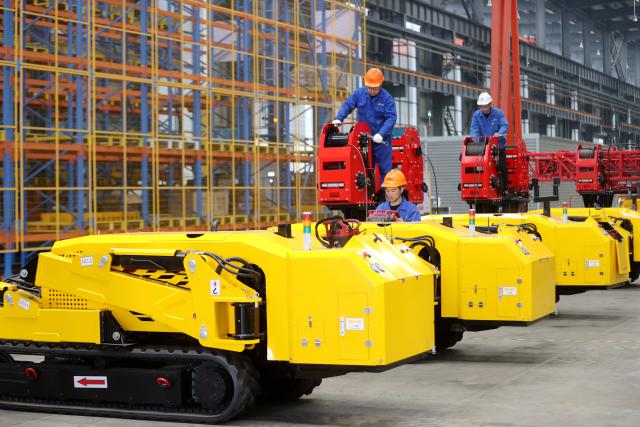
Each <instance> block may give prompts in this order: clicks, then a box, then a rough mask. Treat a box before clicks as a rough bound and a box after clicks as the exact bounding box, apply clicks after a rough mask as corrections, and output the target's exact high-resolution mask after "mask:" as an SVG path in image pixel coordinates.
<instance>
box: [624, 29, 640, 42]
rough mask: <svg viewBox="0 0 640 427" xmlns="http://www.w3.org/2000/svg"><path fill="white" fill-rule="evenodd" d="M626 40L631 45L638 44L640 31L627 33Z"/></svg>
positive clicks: (625, 34)
mask: <svg viewBox="0 0 640 427" xmlns="http://www.w3.org/2000/svg"><path fill="white" fill-rule="evenodd" d="M624 39H625V41H627V42H629V43H633V42H637V41H639V40H640V31H627V32H626V33H624Z"/></svg>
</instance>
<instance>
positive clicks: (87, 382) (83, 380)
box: [78, 378, 105, 387]
mask: <svg viewBox="0 0 640 427" xmlns="http://www.w3.org/2000/svg"><path fill="white" fill-rule="evenodd" d="M104 383H105V380H90V379H88V378H81V379H79V380H78V384H81V385H83V386H85V387H86V386H88V385H90V384H96V385H97V384H104Z"/></svg>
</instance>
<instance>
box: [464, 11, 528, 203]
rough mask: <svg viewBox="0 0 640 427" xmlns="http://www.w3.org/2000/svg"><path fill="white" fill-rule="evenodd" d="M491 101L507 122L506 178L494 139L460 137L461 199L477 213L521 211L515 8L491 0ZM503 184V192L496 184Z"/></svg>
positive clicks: (524, 176) (524, 175) (524, 172)
mask: <svg viewBox="0 0 640 427" xmlns="http://www.w3.org/2000/svg"><path fill="white" fill-rule="evenodd" d="M491 20H492V25H491V98H492V99H493V102H492V105H493V106H495V107H499V108H500V109H502V111H503V112H504V114H505V117H506V119H507V122H508V123H509V130H508V131H507V135H506V156H507V177H501V176H500V174H499V173H498V168H497V162H498V138H496V137H493V136H491V135H487V136H486V137H481V138H470V137H468V138H465V140H464V142H463V144H462V154H461V156H460V177H461V182H460V186H459V189H460V192H461V193H462V194H461V195H462V199H463V200H465V201H466V202H468V203H469V204H470V205H473V206H474V207H475V209H476V211H477V212H493V211H496V210H503V211H507V212H512V211H518V210H523V209H526V204H527V202H528V201H529V184H530V182H529V172H528V165H527V156H526V154H527V149H526V146H525V144H524V142H523V140H522V102H521V98H520V45H519V41H520V40H519V37H518V3H517V1H516V0H494V2H493V5H492V8H491ZM500 179H506V180H507V182H506V186H505V191H504V193H502V192H501V191H500V185H499V180H500Z"/></svg>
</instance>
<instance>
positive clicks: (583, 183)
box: [459, 0, 640, 212]
mask: <svg viewBox="0 0 640 427" xmlns="http://www.w3.org/2000/svg"><path fill="white" fill-rule="evenodd" d="M517 14H518V11H517V1H516V0H495V1H494V2H493V7H492V27H491V28H492V31H491V93H492V98H493V103H494V104H495V106H497V107H500V108H501V109H502V110H503V111H504V113H505V116H506V118H507V121H508V122H509V124H510V127H509V131H508V134H507V136H506V138H507V140H506V155H507V178H506V179H507V185H506V189H505V191H504V192H502V191H501V189H500V185H499V184H500V182H499V180H500V179H502V177H501V176H500V174H499V173H498V167H497V161H498V139H497V138H496V137H483V138H471V137H468V138H466V139H465V140H464V142H463V147H462V153H461V155H460V177H461V182H460V186H459V189H460V192H461V196H462V199H463V200H465V201H466V202H468V203H469V204H470V205H472V206H474V207H475V208H476V211H478V212H492V211H496V210H503V211H505V212H514V211H524V210H526V208H527V203H528V201H529V190H531V189H533V190H534V195H535V198H534V201H542V202H548V201H552V200H557V184H559V182H561V181H565V182H567V181H573V182H575V183H576V190H577V192H578V193H579V194H581V195H582V197H583V201H584V204H585V206H594V205H595V204H597V205H599V206H603V207H605V206H611V204H612V201H613V195H614V194H616V193H623V192H627V191H629V188H631V186H632V184H633V182H634V181H635V182H637V181H640V151H627V150H616V149H614V148H603V147H602V146H595V147H582V146H578V149H577V151H559V152H549V153H534V152H527V149H526V145H525V144H524V142H523V140H522V129H521V123H522V121H521V116H522V113H521V98H520V88H519V82H520V52H519V43H518V42H519V37H518V17H517ZM549 181H553V182H554V196H550V197H538V183H539V182H549Z"/></svg>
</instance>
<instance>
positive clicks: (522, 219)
mask: <svg viewBox="0 0 640 427" xmlns="http://www.w3.org/2000/svg"><path fill="white" fill-rule="evenodd" d="M450 216H451V217H452V219H453V222H454V223H457V224H460V225H468V223H469V215H468V214H457V215H450ZM423 218H424V219H426V220H429V218H430V217H428V216H426V217H423ZM433 219H436V218H431V220H433ZM475 223H476V228H477V230H482V229H483V228H486V229H490V228H492V227H495V226H497V225H501V224H510V225H524V224H533V225H535V228H536V230H537V232H538V233H539V234H540V236H541V238H542V243H543V244H544V245H545V246H546V247H547V248H548V249H549V250H551V252H553V253H554V254H555V263H556V269H555V272H556V279H555V280H556V286H557V287H558V289H557V293H558V294H564V293H575V291H582V290H585V289H592V288H593V289H598V288H607V287H612V286H617V285H621V284H624V283H626V282H627V281H628V279H629V270H630V269H629V262H628V258H627V257H626V256H625V254H627V253H628V251H629V246H628V244H629V242H628V240H627V239H620V240H616V239H614V238H613V237H612V236H611V235H610V234H609V232H608V231H607V230H606V227H607V225H604V224H601V223H598V222H597V221H584V222H571V221H568V222H564V221H563V220H562V219H561V218H557V217H546V216H543V215H540V214H536V213H528V214H517V213H510V214H476V218H475Z"/></svg>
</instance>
